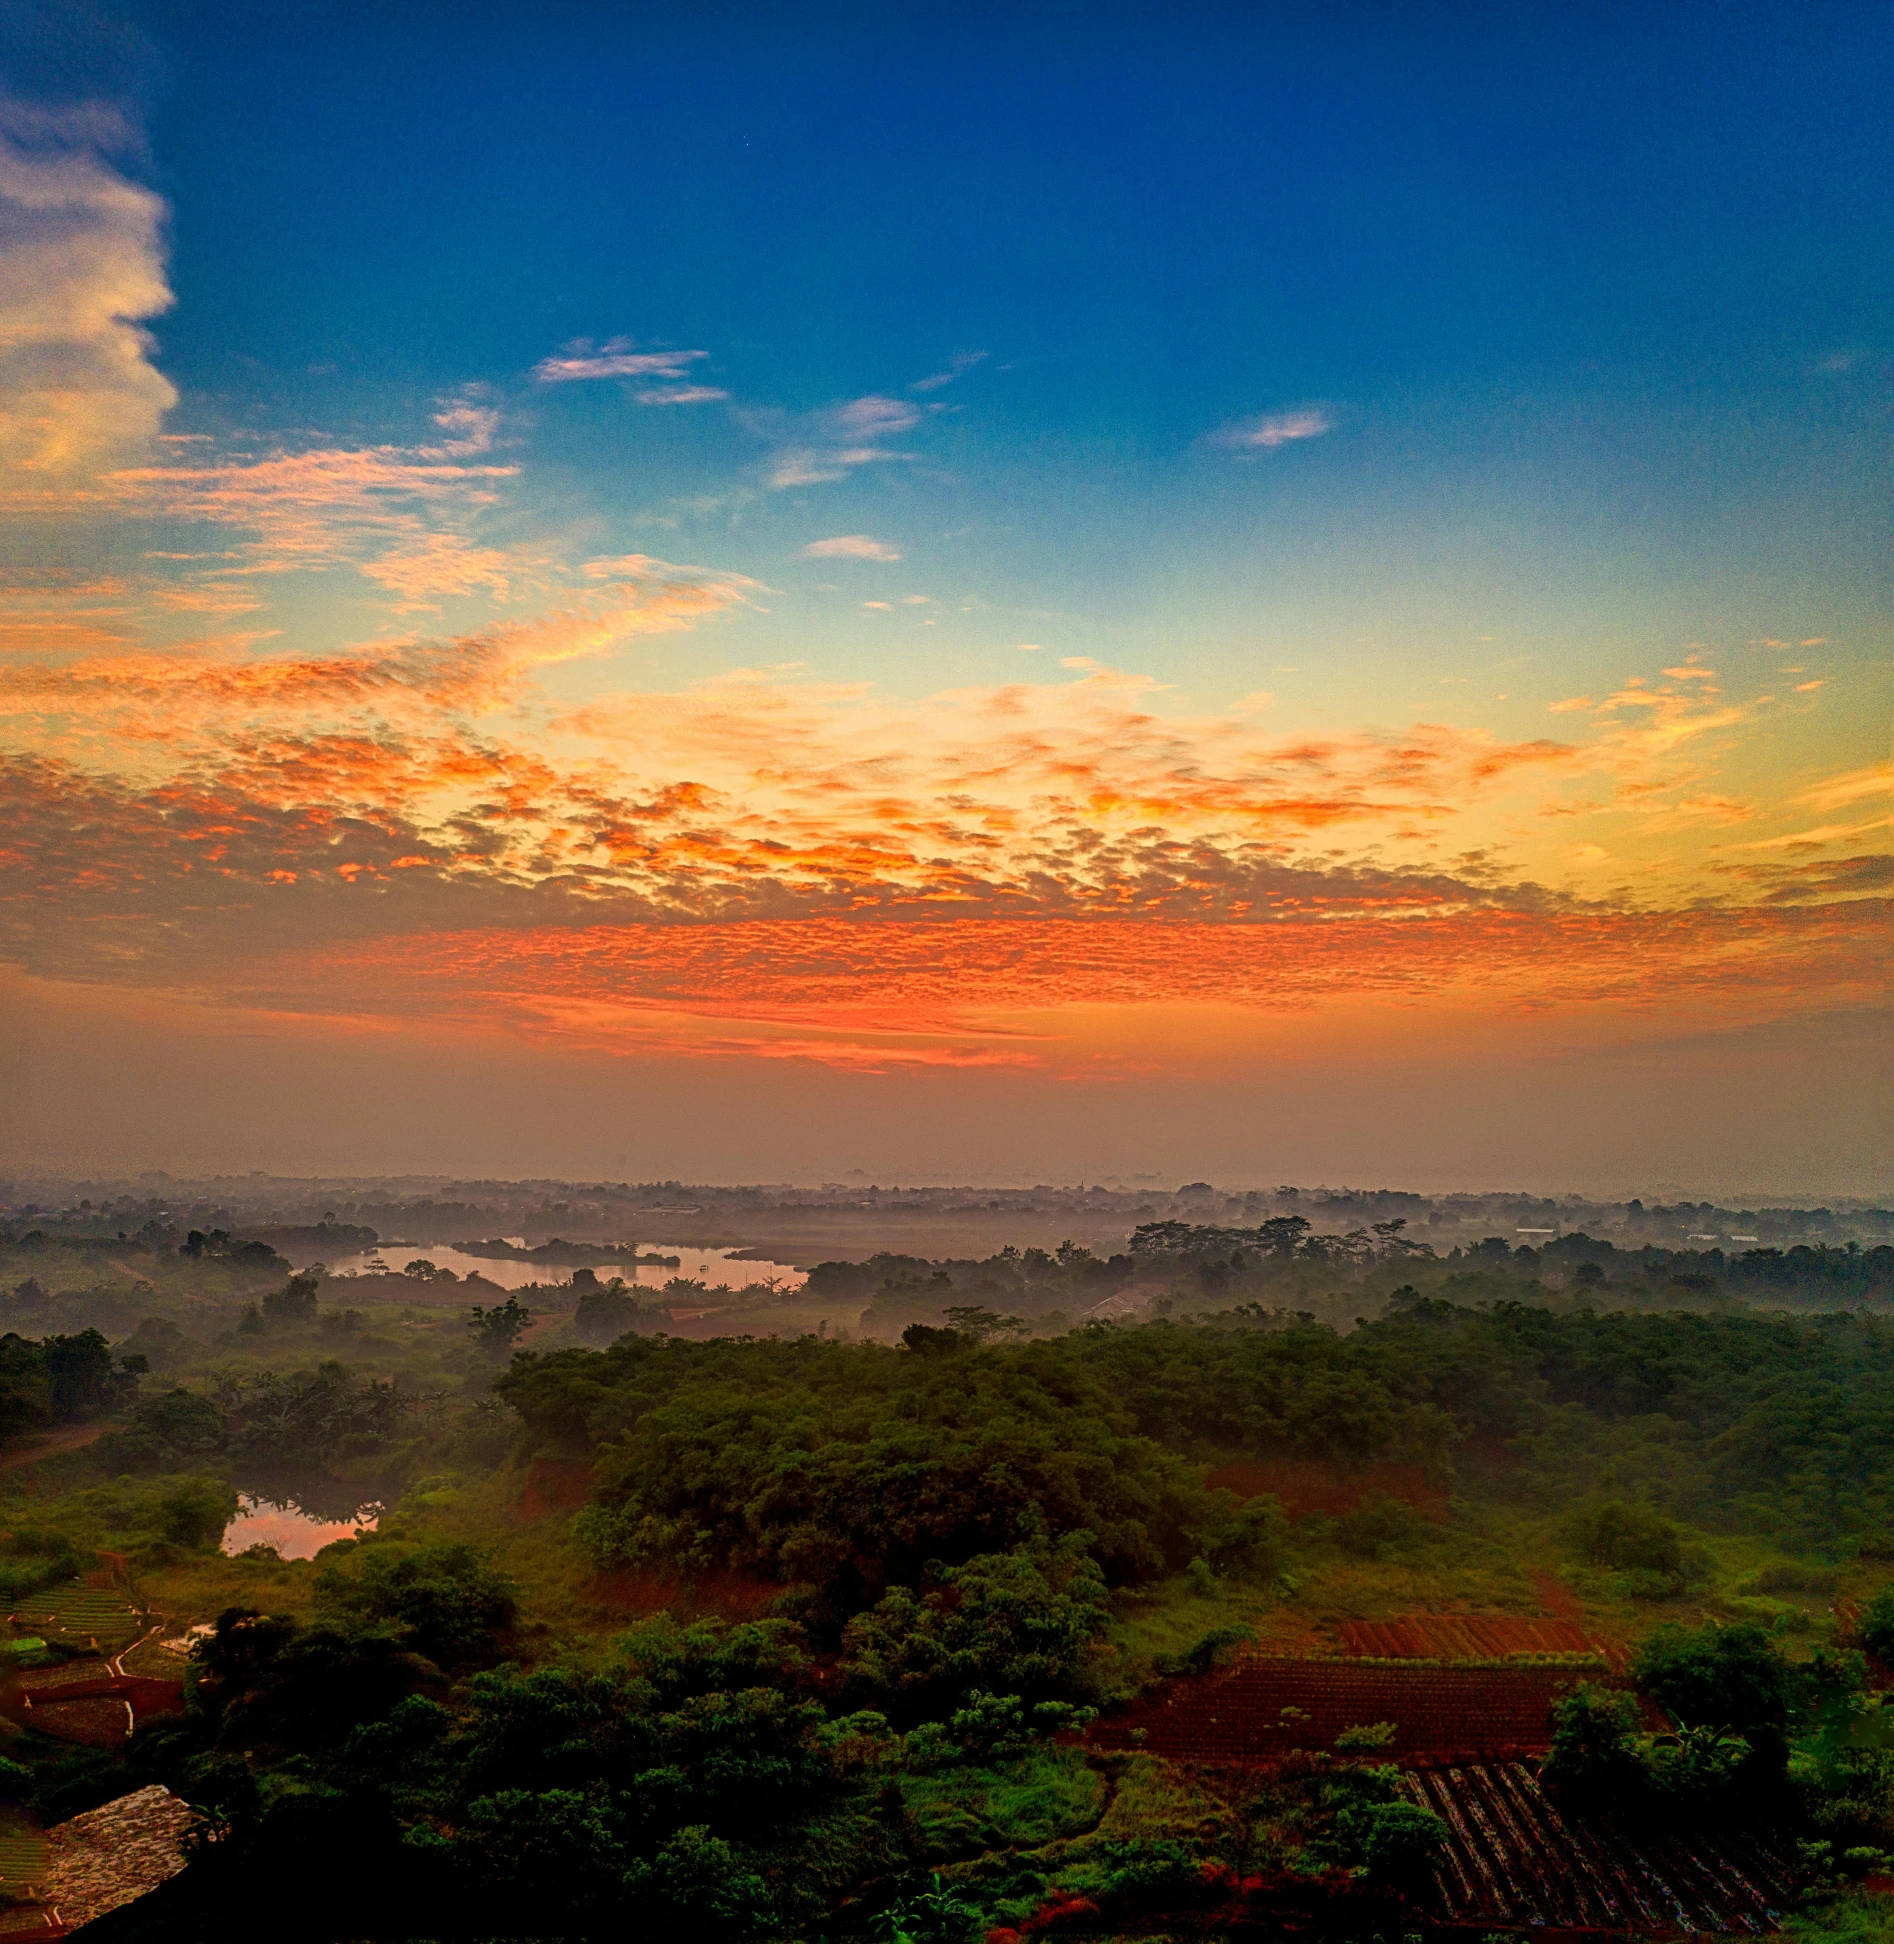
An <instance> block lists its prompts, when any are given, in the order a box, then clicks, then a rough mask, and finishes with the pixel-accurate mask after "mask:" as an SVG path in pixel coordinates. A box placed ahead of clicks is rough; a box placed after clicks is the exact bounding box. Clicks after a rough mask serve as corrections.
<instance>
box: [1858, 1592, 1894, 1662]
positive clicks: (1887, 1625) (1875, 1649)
mask: <svg viewBox="0 0 1894 1944" xmlns="http://www.w3.org/2000/svg"><path fill="white" fill-rule="evenodd" d="M1857 1631H1858V1632H1859V1634H1860V1636H1861V1644H1862V1646H1864V1647H1865V1648H1866V1649H1867V1650H1868V1652H1869V1653H1871V1654H1872V1655H1873V1656H1874V1657H1875V1659H1876V1660H1879V1661H1894V1586H1888V1587H1883V1588H1882V1590H1881V1591H1880V1592H1879V1593H1877V1594H1876V1595H1875V1596H1874V1598H1873V1599H1871V1600H1870V1601H1869V1602H1868V1604H1867V1606H1866V1607H1865V1608H1864V1609H1863V1611H1862V1615H1861V1624H1860V1627H1859V1628H1858V1629H1857Z"/></svg>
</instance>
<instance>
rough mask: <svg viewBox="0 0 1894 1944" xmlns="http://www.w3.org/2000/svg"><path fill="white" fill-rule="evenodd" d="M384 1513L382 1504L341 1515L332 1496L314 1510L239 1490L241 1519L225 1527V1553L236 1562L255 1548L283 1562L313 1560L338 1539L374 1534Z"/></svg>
mask: <svg viewBox="0 0 1894 1944" xmlns="http://www.w3.org/2000/svg"><path fill="white" fill-rule="evenodd" d="M382 1511H383V1507H382V1505H381V1503H380V1502H379V1501H378V1500H377V1501H373V1502H371V1503H369V1504H365V1505H352V1506H350V1507H349V1509H348V1510H347V1512H346V1513H341V1512H339V1511H338V1508H337V1506H336V1504H335V1502H334V1500H333V1499H332V1498H331V1499H330V1501H329V1502H328V1503H326V1504H319V1505H318V1506H317V1507H314V1508H312V1507H311V1506H310V1505H309V1504H308V1503H306V1502H304V1501H303V1500H301V1499H295V1498H289V1497H281V1498H271V1497H265V1496H264V1495H263V1494H262V1493H260V1492H239V1493H238V1494H237V1516H236V1517H235V1518H234V1519H232V1520H231V1522H230V1523H229V1524H228V1525H227V1526H226V1527H225V1528H224V1536H223V1539H222V1541H221V1542H220V1543H221V1550H222V1551H224V1552H225V1553H227V1554H228V1555H229V1556H230V1557H231V1558H233V1559H234V1558H236V1556H237V1555H238V1554H239V1553H243V1552H247V1551H248V1550H249V1549H250V1548H251V1547H252V1546H271V1547H274V1548H275V1550H276V1553H277V1556H278V1557H279V1558H282V1559H314V1558H315V1556H316V1554H317V1553H319V1552H320V1551H321V1550H322V1549H323V1547H324V1546H332V1545H334V1543H335V1542H336V1541H337V1540H338V1539H353V1538H354V1537H356V1535H357V1534H358V1533H360V1532H372V1531H373V1530H374V1529H375V1523H376V1521H377V1520H378V1519H379V1518H380V1517H381V1514H382Z"/></svg>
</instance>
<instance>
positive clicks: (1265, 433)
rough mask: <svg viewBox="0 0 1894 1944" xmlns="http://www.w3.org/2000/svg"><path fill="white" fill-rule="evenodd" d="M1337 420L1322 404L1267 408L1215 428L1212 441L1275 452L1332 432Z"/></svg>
mask: <svg viewBox="0 0 1894 1944" xmlns="http://www.w3.org/2000/svg"><path fill="white" fill-rule="evenodd" d="M1334 429H1335V421H1334V420H1333V419H1331V418H1330V417H1329V415H1328V414H1327V413H1326V412H1325V411H1323V410H1322V409H1321V408H1320V406H1316V405H1305V406H1302V407H1300V408H1299V409H1298V410H1296V411H1293V412H1266V413H1264V414H1263V416H1262V417H1260V418H1248V419H1238V420H1237V421H1236V422H1235V423H1234V424H1231V425H1226V426H1224V427H1222V428H1221V429H1220V430H1219V431H1216V432H1213V433H1212V434H1211V435H1210V436H1211V443H1212V444H1213V445H1220V446H1228V447H1230V448H1231V449H1232V450H1234V451H1237V452H1274V451H1275V449H1276V448H1277V447H1278V446H1285V445H1289V444H1291V443H1292V442H1293V441H1294V440H1297V439H1319V438H1320V437H1321V436H1322V434H1323V433H1324V432H1332V431H1334Z"/></svg>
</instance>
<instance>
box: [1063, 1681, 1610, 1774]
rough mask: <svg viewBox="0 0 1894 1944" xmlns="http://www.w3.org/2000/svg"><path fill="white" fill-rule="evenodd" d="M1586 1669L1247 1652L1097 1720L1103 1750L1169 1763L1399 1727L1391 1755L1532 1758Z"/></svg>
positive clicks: (1241, 1763)
mask: <svg viewBox="0 0 1894 1944" xmlns="http://www.w3.org/2000/svg"><path fill="white" fill-rule="evenodd" d="M1588 1676H1589V1677H1590V1678H1594V1679H1595V1678H1596V1675H1595V1673H1594V1672H1593V1671H1592V1670H1589V1669H1587V1668H1584V1667H1558V1666H1544V1665H1540V1666H1534V1665H1531V1664H1530V1663H1520V1664H1517V1665H1514V1666H1510V1667H1507V1666H1501V1667H1493V1666H1486V1667H1472V1666H1466V1665H1464V1664H1462V1665H1458V1666H1455V1665H1451V1664H1448V1665H1441V1664H1437V1663H1436V1664H1421V1663H1416V1664H1414V1665H1412V1666H1408V1667H1402V1666H1399V1665H1390V1664H1388V1663H1385V1662H1383V1663H1379V1664H1377V1663H1372V1662H1367V1661H1361V1660H1345V1659H1339V1658H1338V1659H1334V1660H1295V1659H1288V1658H1283V1657H1273V1656H1268V1655H1245V1656H1244V1657H1243V1658H1241V1659H1239V1660H1238V1661H1236V1662H1235V1663H1234V1664H1233V1665H1232V1666H1231V1667H1229V1668H1227V1669H1225V1670H1223V1671H1222V1672H1220V1673H1216V1674H1208V1675H1186V1676H1183V1677H1182V1678H1180V1679H1178V1680H1175V1681H1170V1682H1167V1683H1166V1684H1165V1685H1164V1687H1162V1688H1161V1689H1159V1690H1158V1691H1157V1692H1156V1693H1154V1694H1149V1695H1146V1696H1144V1697H1143V1698H1142V1699H1141V1700H1138V1701H1136V1702H1134V1703H1133V1704H1132V1705H1131V1706H1130V1707H1129V1708H1127V1709H1126V1710H1125V1711H1124V1713H1122V1714H1118V1715H1113V1716H1112V1717H1110V1719H1108V1720H1105V1721H1100V1722H1097V1723H1095V1724H1094V1726H1093V1728H1092V1731H1091V1738H1092V1741H1093V1742H1094V1744H1095V1745H1097V1746H1099V1747H1104V1748H1142V1749H1144V1750H1146V1751H1147V1752H1148V1753H1150V1754H1153V1755H1162V1756H1165V1757H1166V1758H1168V1759H1169V1760H1171V1761H1185V1762H1209V1763H1219V1764H1227V1765H1230V1766H1238V1767H1268V1766H1271V1765H1273V1764H1275V1763H1277V1762H1280V1761H1281V1760H1282V1759H1283V1757H1284V1756H1286V1755H1287V1754H1288V1753H1289V1752H1290V1751H1291V1750H1292V1749H1296V1748H1305V1749H1314V1748H1331V1747H1333V1746H1334V1742H1335V1737H1336V1736H1337V1735H1339V1734H1340V1733H1341V1732H1342V1730H1343V1729H1344V1728H1352V1727H1356V1726H1359V1725H1362V1724H1365V1723H1369V1722H1377V1721H1386V1722H1392V1723H1393V1724H1394V1737H1393V1740H1392V1741H1391V1742H1390V1743H1389V1744H1388V1749H1387V1752H1388V1754H1389V1756H1390V1757H1391V1758H1393V1759H1395V1760H1402V1761H1409V1762H1415V1763H1419V1762H1423V1761H1425V1762H1428V1763H1440V1764H1444V1763H1447V1762H1450V1761H1455V1760H1461V1761H1469V1762H1479V1761H1488V1760H1494V1759H1511V1758H1514V1757H1517V1756H1520V1755H1536V1754H1540V1753H1543V1751H1544V1750H1545V1749H1546V1748H1547V1747H1548V1746H1549V1745H1550V1742H1551V1738H1552V1708H1553V1704H1554V1703H1555V1702H1556V1701H1557V1699H1558V1697H1559V1696H1560V1695H1561V1694H1563V1693H1565V1692H1566V1691H1567V1690H1569V1689H1570V1688H1571V1687H1573V1686H1574V1685H1576V1683H1577V1682H1579V1681H1580V1680H1583V1679H1586V1678H1587V1677H1588Z"/></svg>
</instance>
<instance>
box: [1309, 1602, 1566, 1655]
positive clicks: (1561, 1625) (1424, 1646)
mask: <svg viewBox="0 0 1894 1944" xmlns="http://www.w3.org/2000/svg"><path fill="white" fill-rule="evenodd" d="M1335 1632H1336V1635H1337V1637H1338V1638H1339V1639H1340V1641H1341V1644H1342V1652H1343V1653H1344V1654H1348V1655H1351V1656H1355V1657H1359V1658H1365V1659H1370V1660H1505V1659H1508V1658H1509V1657H1511V1656H1513V1655H1517V1654H1564V1655H1584V1656H1587V1657H1591V1658H1597V1656H1598V1648H1597V1643H1595V1642H1594V1641H1593V1639H1592V1638H1591V1636H1590V1635H1589V1634H1588V1633H1586V1631H1585V1629H1584V1628H1583V1627H1581V1626H1580V1625H1578V1623H1577V1622H1576V1621H1573V1620H1539V1619H1521V1618H1519V1617H1518V1616H1517V1615H1514V1614H1507V1613H1500V1614H1485V1613H1409V1614H1403V1615H1401V1616H1400V1617H1399V1618H1397V1619H1393V1620H1341V1621H1337V1622H1336V1623H1335Z"/></svg>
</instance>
